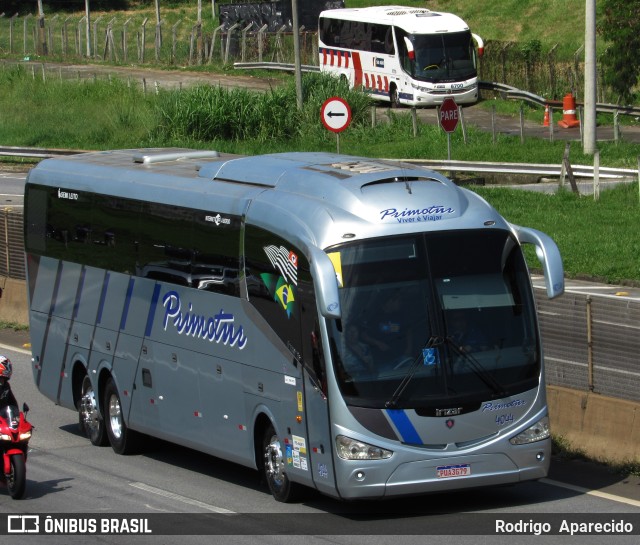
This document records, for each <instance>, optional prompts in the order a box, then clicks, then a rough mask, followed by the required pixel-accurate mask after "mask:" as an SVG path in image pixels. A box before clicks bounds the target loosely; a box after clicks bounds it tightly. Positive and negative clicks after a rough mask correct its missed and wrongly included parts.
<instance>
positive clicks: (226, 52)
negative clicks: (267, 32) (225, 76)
mask: <svg viewBox="0 0 640 545" xmlns="http://www.w3.org/2000/svg"><path fill="white" fill-rule="evenodd" d="M239 26H240V23H236V24H235V25H232V26H230V27H229V30H227V43H226V44H225V48H224V63H223V64H227V62H229V51H230V50H231V36H232V34H233V31H234V30H235V29H236V28H238V27H239ZM283 28H284V27H283Z"/></svg>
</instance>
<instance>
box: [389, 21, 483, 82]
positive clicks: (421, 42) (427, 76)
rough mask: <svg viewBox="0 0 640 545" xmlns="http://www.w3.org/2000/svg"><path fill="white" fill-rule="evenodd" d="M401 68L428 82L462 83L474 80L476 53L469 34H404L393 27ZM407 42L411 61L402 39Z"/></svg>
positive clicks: (467, 32) (468, 32)
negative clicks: (412, 52) (409, 46)
mask: <svg viewBox="0 0 640 545" xmlns="http://www.w3.org/2000/svg"><path fill="white" fill-rule="evenodd" d="M396 36H397V38H398V46H399V48H400V51H401V55H402V59H403V62H402V65H403V67H404V69H405V70H406V71H407V72H408V73H409V74H410V75H411V76H412V77H414V78H415V79H417V80H421V81H428V82H432V83H435V82H451V81H462V80H466V79H470V78H473V77H476V54H475V47H474V43H473V39H472V37H471V32H470V31H466V32H448V33H443V34H407V33H406V32H404V31H403V30H401V29H398V28H396ZM405 37H406V38H407V39H408V40H409V41H410V42H411V46H412V47H413V50H414V53H415V61H414V60H412V59H411V58H410V55H409V52H408V51H407V45H406V42H405V40H404V38H405Z"/></svg>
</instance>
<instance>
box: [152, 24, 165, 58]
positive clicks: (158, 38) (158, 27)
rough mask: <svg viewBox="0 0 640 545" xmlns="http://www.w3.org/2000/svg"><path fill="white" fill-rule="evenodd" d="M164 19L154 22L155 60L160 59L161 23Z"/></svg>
mask: <svg viewBox="0 0 640 545" xmlns="http://www.w3.org/2000/svg"><path fill="white" fill-rule="evenodd" d="M163 23H164V21H160V22H159V23H156V37H155V41H154V48H155V54H156V62H158V61H159V60H160V48H161V47H162V24H163Z"/></svg>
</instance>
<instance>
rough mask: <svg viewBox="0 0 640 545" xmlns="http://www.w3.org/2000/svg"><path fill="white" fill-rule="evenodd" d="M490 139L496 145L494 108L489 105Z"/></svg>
mask: <svg viewBox="0 0 640 545" xmlns="http://www.w3.org/2000/svg"><path fill="white" fill-rule="evenodd" d="M491 137H492V141H493V143H494V144H495V143H496V107H495V106H494V105H493V104H492V105H491Z"/></svg>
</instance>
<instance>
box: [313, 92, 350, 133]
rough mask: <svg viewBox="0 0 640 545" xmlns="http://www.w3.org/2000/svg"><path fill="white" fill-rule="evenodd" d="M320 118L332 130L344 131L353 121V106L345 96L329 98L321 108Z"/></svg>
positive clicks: (336, 131)
mask: <svg viewBox="0 0 640 545" xmlns="http://www.w3.org/2000/svg"><path fill="white" fill-rule="evenodd" d="M320 119H321V120H322V124H323V125H324V126H325V127H326V128H327V129H328V130H330V131H331V132H335V133H338V132H342V131H343V130H345V129H346V128H347V127H348V126H349V123H351V108H349V104H347V101H346V100H344V99H343V98H340V97H331V98H328V99H327V100H325V101H324V104H322V108H321V109H320Z"/></svg>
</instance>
